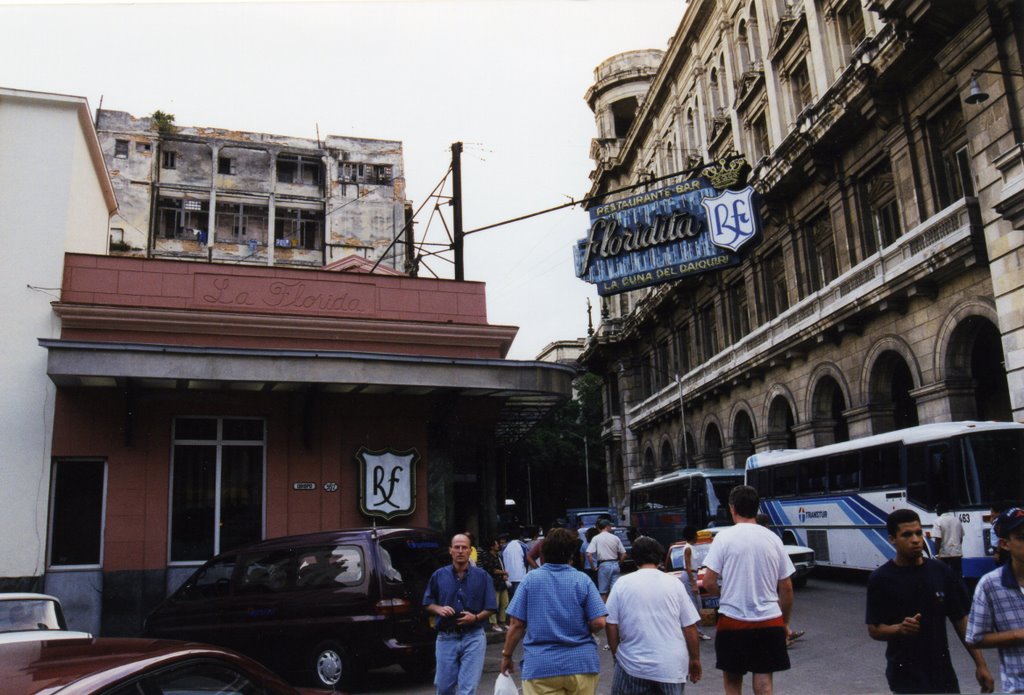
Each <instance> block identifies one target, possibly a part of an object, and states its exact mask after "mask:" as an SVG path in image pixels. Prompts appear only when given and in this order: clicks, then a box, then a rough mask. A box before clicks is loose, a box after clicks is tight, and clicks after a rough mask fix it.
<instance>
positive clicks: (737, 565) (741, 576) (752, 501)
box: [704, 485, 796, 695]
mask: <svg viewBox="0 0 1024 695" xmlns="http://www.w3.org/2000/svg"><path fill="white" fill-rule="evenodd" d="M759 503H760V500H759V499H758V496H757V491H756V490H755V489H754V488H752V487H750V486H749V485H737V486H736V487H734V488H733V489H732V490H731V491H730V492H729V512H730V513H731V514H732V519H733V521H734V522H735V525H734V526H730V527H729V528H726V529H723V530H722V531H721V532H719V533H718V535H717V536H715V540H714V541H713V542H712V543H711V548H710V550H708V555H707V558H705V560H704V566H705V567H706V570H705V573H704V588H705V589H707V591H708V593H709V594H712V595H714V594H718V593H721V598H720V600H719V606H718V625H717V629H716V631H715V668H717V669H719V670H720V671H722V676H723V677H724V679H725V693H726V695H740V692H741V691H742V689H743V676H744V674H746V673H747V672H748V671H749V672H751V673H753V689H754V692H755V693H758V694H759V695H771V693H772V674H773V673H774V672H775V671H785V670H788V669H789V654H787V652H786V626H787V625H788V624H789V614H790V611H791V610H792V608H793V582H792V580H791V579H790V576H791V575H792V574H793V572H795V571H796V570H795V568H794V567H793V563H792V561H790V559H789V556H788V555H787V554H786V549H785V548H784V547H783V545H782V540H781V539H780V538H779V537H778V536H777V535H776V534H774V533H772V532H771V531H770V530H768V529H766V528H764V527H763V526H759V525H758V523H757V507H758V504H759ZM720 582H721V586H719V583H720Z"/></svg>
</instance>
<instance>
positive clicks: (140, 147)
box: [135, 142, 153, 153]
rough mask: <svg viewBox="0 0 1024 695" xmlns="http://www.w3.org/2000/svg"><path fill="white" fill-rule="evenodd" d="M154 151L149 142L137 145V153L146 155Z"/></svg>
mask: <svg viewBox="0 0 1024 695" xmlns="http://www.w3.org/2000/svg"><path fill="white" fill-rule="evenodd" d="M152 150H153V145H152V144H151V143H148V142H137V143H135V151H136V152H141V153H146V152H151V151H152Z"/></svg>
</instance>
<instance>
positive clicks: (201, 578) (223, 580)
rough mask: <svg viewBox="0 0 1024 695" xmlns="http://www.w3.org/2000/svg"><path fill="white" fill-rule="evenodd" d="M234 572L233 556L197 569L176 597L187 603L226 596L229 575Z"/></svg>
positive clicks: (229, 580) (229, 582)
mask: <svg viewBox="0 0 1024 695" xmlns="http://www.w3.org/2000/svg"><path fill="white" fill-rule="evenodd" d="M234 571H235V557H234V556H233V555H230V556H227V557H222V558H220V559H219V560H214V561H212V562H211V563H210V564H208V565H206V566H205V567H201V568H199V570H197V571H196V573H195V574H193V575H192V578H191V579H189V580H188V581H187V582H186V583H185V585H184V586H182V587H181V590H180V591H179V592H178V594H177V597H178V598H180V599H184V600H187V601H195V600H199V599H206V598H216V597H218V596H227V595H228V588H229V587H230V585H231V575H232V574H233V573H234Z"/></svg>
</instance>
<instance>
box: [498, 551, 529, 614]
mask: <svg viewBox="0 0 1024 695" xmlns="http://www.w3.org/2000/svg"><path fill="white" fill-rule="evenodd" d="M501 561H502V563H503V564H504V565H505V571H506V572H508V598H509V600H510V601H511V600H512V597H513V596H515V595H516V589H518V588H519V584H520V583H521V582H522V581H523V578H524V577H525V576H526V548H524V547H523V542H522V541H520V540H519V539H518V538H512V539H511V540H509V542H508V544H507V545H505V549H504V550H503V551H501Z"/></svg>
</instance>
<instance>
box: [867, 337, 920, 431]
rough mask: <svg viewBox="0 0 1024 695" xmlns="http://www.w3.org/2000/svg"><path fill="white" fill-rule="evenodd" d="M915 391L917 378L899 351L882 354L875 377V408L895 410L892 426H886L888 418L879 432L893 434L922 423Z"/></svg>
mask: <svg viewBox="0 0 1024 695" xmlns="http://www.w3.org/2000/svg"><path fill="white" fill-rule="evenodd" d="M913 389H914V376H913V374H912V373H911V371H910V367H908V366H907V362H906V360H905V359H903V355H901V354H900V353H898V352H896V351H895V350H886V351H885V352H883V353H882V354H880V355H879V356H878V359H877V360H876V361H875V365H874V368H873V369H872V374H871V402H872V405H874V406H880V407H881V408H883V409H891V411H892V421H891V422H892V426H891V427H885V425H884V424H883V423H884V419H880V420H879V421H878V426H877V427H876V432H889V431H892V430H899V429H903V428H904V427H914V426H915V425H918V424H920V421H919V420H918V417H917V403H916V402H915V401H914V397H913V396H911V395H910V392H911V390H913Z"/></svg>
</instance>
